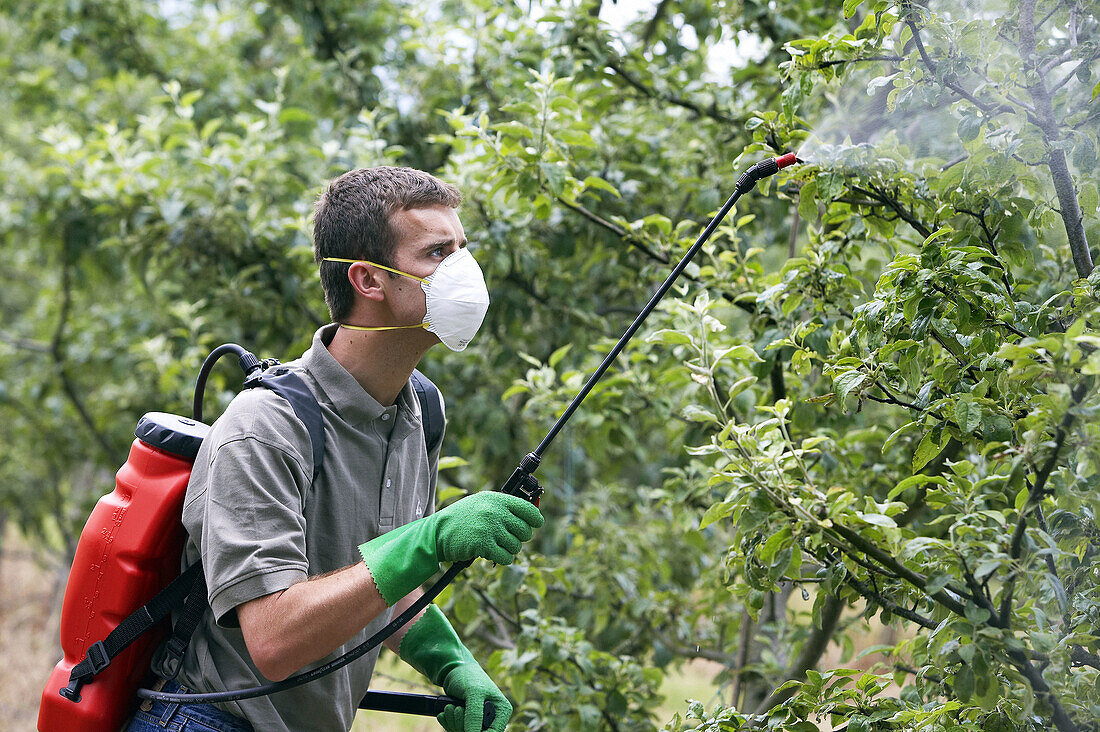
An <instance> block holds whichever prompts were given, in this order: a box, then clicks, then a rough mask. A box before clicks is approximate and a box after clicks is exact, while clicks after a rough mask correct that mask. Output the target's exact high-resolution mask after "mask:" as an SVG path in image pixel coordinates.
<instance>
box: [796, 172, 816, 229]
mask: <svg viewBox="0 0 1100 732" xmlns="http://www.w3.org/2000/svg"><path fill="white" fill-rule="evenodd" d="M816 195H817V181H810V182H809V183H806V184H805V185H803V186H802V188H800V189H799V191H798V216H799V217H800V218H801V219H802V220H803V221H816V220H817V200H816V198H815V196H816Z"/></svg>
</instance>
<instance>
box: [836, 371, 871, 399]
mask: <svg viewBox="0 0 1100 732" xmlns="http://www.w3.org/2000/svg"><path fill="white" fill-rule="evenodd" d="M868 381H870V378H869V377H868V376H867V374H865V373H863V372H862V371H845V372H844V373H842V374H841V375H840V376H838V377H836V378H835V379H833V388H834V389H836V392H837V393H838V394H840V397H841V398H842V399H843V398H845V397H847V396H848V394H850V393H851V392H852V391H855V390H857V389H861V388H863V386H864V384H866V383H867V382H868Z"/></svg>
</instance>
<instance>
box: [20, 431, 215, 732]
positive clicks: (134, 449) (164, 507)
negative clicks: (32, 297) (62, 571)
mask: <svg viewBox="0 0 1100 732" xmlns="http://www.w3.org/2000/svg"><path fill="white" fill-rule="evenodd" d="M207 429H208V428H207V426H206V425H204V424H202V423H201V422H195V421H193V420H189V419H184V418H183V417H178V416H176V415H172V414H164V413H161V412H151V413H149V414H146V415H145V416H144V417H142V418H141V421H140V422H138V426H137V429H136V430H135V434H136V435H137V437H138V439H136V440H134V443H133V445H132V446H131V447H130V456H129V458H128V459H127V461H126V464H125V465H123V466H122V468H120V469H119V471H118V474H117V476H116V483H115V489H114V490H113V491H112V492H111V493H108V494H107V495H105V496H103V497H102V498H100V499H99V502H98V503H97V504H96V506H95V509H93V510H92V515H91V516H90V517H89V518H88V523H87V524H85V526H84V530H83V531H82V532H81V534H80V543H79V544H78V545H77V549H76V555H75V556H74V558H73V566H72V570H71V571H70V573H69V581H68V585H67V586H66V588H65V600H64V604H63V605H62V609H61V649H62V651H63V652H64V654H65V657H64V658H62V659H61V661H60V662H58V664H57V666H55V667H54V670H53V673H52V674H51V675H50V679H49V682H47V684H46V688H45V690H44V691H43V692H42V704H41V707H40V708H39V711H38V729H39V730H40V732H117V730H118V729H119V728H120V727H121V726H122V724H123V722H124V721H125V720H126V718H127V717H128V716H129V714H130V713H131V711H132V710H133V705H134V700H135V697H134V694H135V692H136V690H137V688H138V687H139V686H140V684H141V682H142V680H143V679H144V678H145V676H146V674H147V673H148V672H149V662H150V659H151V657H152V655H153V652H154V651H155V650H156V648H157V646H158V645H159V643H160V641H161V640H162V639H163V637H164V633H165V631H166V630H167V623H165V624H164V627H163V628H161V629H160V630H159V632H152V633H146V634H145V635H143V636H141V637H140V638H138V639H137V640H136V641H135V642H134V643H133V645H131V646H130V647H129V648H127V649H126V650H124V651H123V652H122V653H120V654H119V655H118V656H117V657H116V658H115V660H114V661H112V662H111V665H110V666H108V667H107V668H105V669H104V670H103V671H101V672H100V673H99V674H97V675H96V676H95V678H94V679H92V680H91V681H89V682H88V683H86V684H85V685H84V686H83V687H82V688H81V689H80V692H79V693H80V701H79V702H74V701H71V700H69V699H67V698H65V697H63V696H62V695H61V694H60V691H61V689H64V688H65V687H66V686H68V684H69V674H70V672H71V671H72V669H73V667H74V666H75V665H76V664H78V663H79V662H80V661H81V660H82V659H83V658H84V655H85V653H86V652H87V650H88V647H89V646H90V645H92V644H93V643H95V642H96V641H100V640H103V639H104V638H106V637H107V634H108V633H110V632H111V630H113V629H114V627H115V626H116V625H118V624H119V623H120V622H122V620H124V619H125V618H126V617H127V616H128V615H129V614H130V613H131V612H133V611H134V610H136V609H137V608H139V607H141V606H142V605H144V604H145V603H146V602H147V601H148V600H150V599H151V598H152V597H153V596H154V595H155V594H156V593H157V592H158V591H160V590H161V589H162V588H163V587H164V586H165V585H167V584H168V583H169V582H170V581H171V580H173V579H175V578H176V577H177V576H178V575H179V573H180V553H181V552H182V550H183V542H184V538H185V532H184V529H183V525H182V524H181V523H180V515H181V513H182V510H183V497H184V491H185V489H186V488H187V480H188V478H189V477H190V475H191V466H192V465H193V463H194V459H195V453H196V452H197V451H198V448H199V445H200V444H201V442H202V438H203V436H205V434H206V431H207Z"/></svg>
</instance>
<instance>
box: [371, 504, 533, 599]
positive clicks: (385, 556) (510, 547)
mask: <svg viewBox="0 0 1100 732" xmlns="http://www.w3.org/2000/svg"><path fill="white" fill-rule="evenodd" d="M542 524H543V518H542V513H541V512H540V511H539V510H538V508H536V507H535V506H534V505H532V504H530V503H528V502H527V501H525V500H523V499H522V498H517V497H516V496H509V495H507V494H505V493H498V492H496V491H484V492H482V493H475V494H473V495H470V496H466V497H465V498H463V499H461V500H458V501H455V502H454V503H452V504H451V505H450V506H447V507H446V508H444V509H443V510H442V511H439V512H437V513H433V514H432V515H431V516H425V517H424V518H422V519H417V520H416V521H412V522H410V523H407V524H405V525H404V526H400V527H398V528H396V529H394V530H393V531H390V532H388V533H385V534H383V535H382V536H379V537H378V538H377V539H372V540H371V541H368V542H367V543H366V544H362V545H360V547H359V553H360V554H362V555H363V561H364V562H365V563H366V565H367V569H369V570H370V573H371V575H372V576H373V577H374V584H375V586H376V587H377V588H378V592H379V593H381V595H382V599H384V600H385V601H386V604H387V605H393V604H394V603H395V602H397V601H398V600H400V599H401V598H402V597H404V596H405V595H407V594H409V593H410V592H412V591H413V590H414V589H416V588H417V587H419V586H420V585H422V584H423V583H424V582H426V581H427V580H428V578H429V577H431V576H432V575H433V574H435V573H436V572H438V571H439V563H440V562H464V561H466V560H468V559H473V558H475V557H484V558H485V559H488V560H489V561H492V562H496V563H497V564H511V563H512V562H513V561H514V560H515V558H516V554H517V553H519V549H520V546H521V544H522V543H523V542H525V541H527V540H528V539H530V538H531V534H532V533H533V529H537V528H538V527H540V526H542Z"/></svg>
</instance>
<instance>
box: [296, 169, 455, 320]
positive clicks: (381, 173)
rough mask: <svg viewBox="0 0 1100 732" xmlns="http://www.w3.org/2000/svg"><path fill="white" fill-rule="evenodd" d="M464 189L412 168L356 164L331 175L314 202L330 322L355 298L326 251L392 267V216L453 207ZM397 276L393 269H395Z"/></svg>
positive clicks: (343, 269)
mask: <svg viewBox="0 0 1100 732" xmlns="http://www.w3.org/2000/svg"><path fill="white" fill-rule="evenodd" d="M461 202H462V194H461V193H459V191H458V189H457V188H455V187H454V186H452V185H451V184H450V183H444V182H443V181H441V180H439V179H438V178H436V177H435V176H433V175H429V174H428V173H425V172H423V171H421V170H414V169H412V168H393V167H388V166H383V167H378V168H360V169H359V170H352V171H349V172H347V173H344V174H343V175H341V176H340V177H339V178H337V179H336V180H334V181H332V182H331V183H330V184H329V186H328V188H327V189H326V190H325V192H324V193H322V194H321V196H320V197H319V198H318V199H317V203H316V204H315V205H314V207H313V258H314V260H315V261H316V262H317V263H318V265H319V266H320V268H321V287H322V289H324V291H325V303H326V304H327V305H328V311H329V315H331V316H332V320H333V322H340V321H342V320H344V319H345V318H346V317H347V316H348V314H349V313H350V312H351V306H352V304H353V303H354V302H355V291H354V290H353V289H352V286H351V283H350V282H348V270H347V265H346V264H340V263H335V262H322V261H321V260H323V259H324V258H325V257H339V258H341V259H367V260H370V261H372V262H377V263H378V264H383V265H386V266H388V267H392V266H393V263H392V258H393V249H394V245H395V243H396V242H395V241H394V233H393V229H392V227H391V225H390V216H391V215H392V214H393V213H394V212H395V211H401V210H404V209H409V208H417V207H420V206H432V205H443V206H450V207H451V208H457V207H458V205H459V204H460V203H461ZM394 276H396V275H394Z"/></svg>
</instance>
